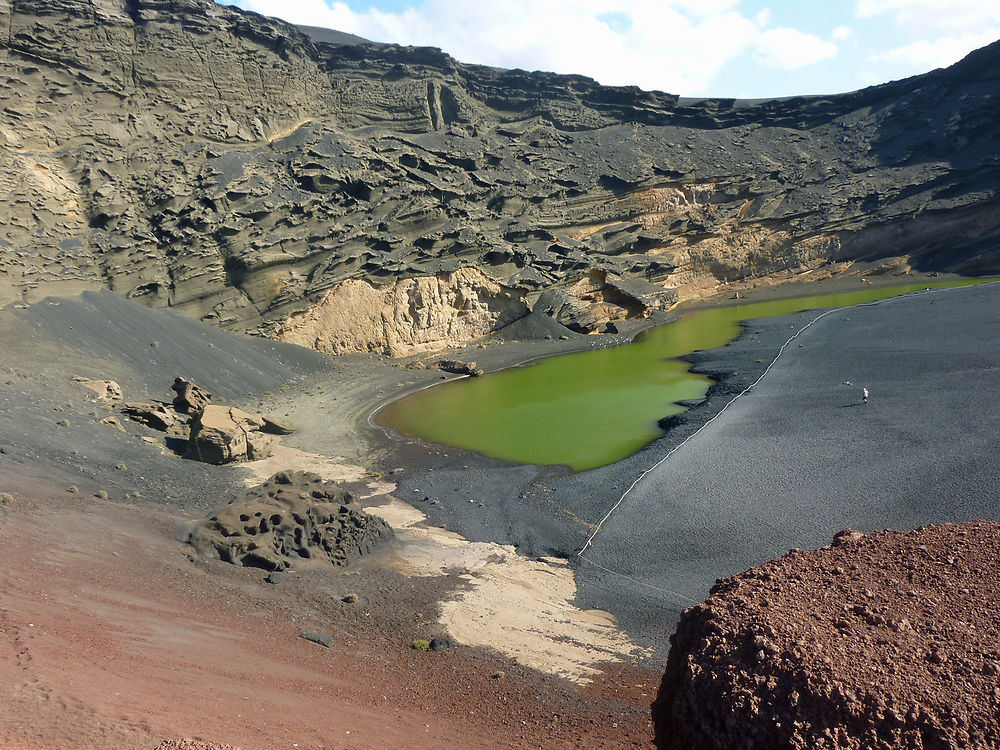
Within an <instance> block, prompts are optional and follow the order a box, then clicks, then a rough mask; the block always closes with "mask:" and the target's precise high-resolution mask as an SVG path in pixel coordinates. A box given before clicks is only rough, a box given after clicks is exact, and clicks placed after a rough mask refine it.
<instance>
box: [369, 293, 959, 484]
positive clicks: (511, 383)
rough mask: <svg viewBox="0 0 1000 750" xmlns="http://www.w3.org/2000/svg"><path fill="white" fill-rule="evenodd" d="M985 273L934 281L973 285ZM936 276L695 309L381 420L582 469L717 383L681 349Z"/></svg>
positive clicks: (400, 406)
mask: <svg viewBox="0 0 1000 750" xmlns="http://www.w3.org/2000/svg"><path fill="white" fill-rule="evenodd" d="M974 283H977V281H975V280H967V281H959V282H944V283H939V284H931V285H930V286H964V285H967V284H974ZM927 286H928V284H926V283H925V284H910V285H906V286H893V287H882V288H871V287H868V288H865V289H860V290H858V291H854V292H846V293H842V294H827V295H819V296H813V297H798V298H794V299H783V300H775V301H771V302H751V303H748V304H744V305H733V306H730V307H718V308H710V309H705V310H698V311H696V312H692V313H689V314H688V315H685V316H684V317H683V318H681V319H680V320H678V321H677V322H675V323H669V324H667V325H662V326H658V327H656V328H651V329H649V330H646V331H643V332H642V333H641V334H639V336H637V337H636V339H635V341H634V342H632V343H631V344H628V345H625V346H618V347H612V348H607V349H595V350H590V351H584V352H578V353H575V354H566V355H561V356H557V357H549V358H546V359H542V360H538V361H536V362H532V363H529V364H526V365H522V366H520V367H513V368H510V369H508V370H502V371H500V372H496V373H493V374H491V375H486V376H484V377H481V378H464V379H462V380H456V381H453V382H450V383H443V384H441V385H439V386H435V387H433V388H427V389H425V390H423V391H419V392H417V393H415V394H413V395H411V396H407V397H405V398H402V399H400V400H398V401H395V402H393V403H391V404H388V405H387V406H386V407H385V408H383V409H382V410H381V411H380V412H379V414H378V418H377V421H378V423H379V424H381V425H384V426H387V427H394V428H396V429H397V430H399V431H400V432H402V433H405V434H407V435H415V436H418V437H421V438H425V439H427V440H431V441H433V442H435V443H442V444H444V445H451V446H456V447H459V448H465V449H467V450H472V451H476V452H478V453H482V454H483V455H486V456H492V457H493V458H503V459H507V460H509V461H516V462H518V463H531V464H565V465H566V466H569V467H570V468H572V469H575V470H577V471H582V470H584V469H593V468H596V467H598V466H604V465H605V464H610V463H614V462H615V461H618V460H620V459H622V458H625V457H626V456H629V455H631V454H632V453H635V452H636V451H638V450H640V449H641V448H643V447H644V446H646V445H648V444H649V443H650V442H652V441H653V440H655V439H656V438H658V437H659V436H661V435H662V434H663V430H661V429H660V428H659V427H658V426H657V421H658V420H659V419H661V418H663V417H666V416H670V415H672V414H678V413H680V412H682V411H684V407H682V406H679V405H678V404H676V403H675V402H676V401H683V400H686V399H700V398H701V397H703V396H704V395H705V393H706V391H707V390H708V388H709V387H710V386H711V385H712V381H711V380H710V379H709V378H707V377H705V376H704V375H696V374H694V373H691V372H689V371H688V370H689V368H690V367H691V365H690V364H688V363H687V362H682V361H680V360H678V359H676V357H680V356H683V355H685V354H690V353H691V352H695V351H700V350H704V349H714V348H716V347H720V346H725V345H726V344H728V343H729V342H730V341H732V340H733V339H734V338H736V337H737V336H738V335H739V333H740V322H741V321H744V320H750V319H753V318H769V317H775V316H779V315H790V314H792V313H796V312H800V311H802V310H809V309H815V308H826V307H843V306H846V305H857V304H861V303H864V302H874V301H875V300H879V299H885V298H888V297H894V296H897V295H900V294H905V293H907V292H912V291H915V290H917V289H925V288H927Z"/></svg>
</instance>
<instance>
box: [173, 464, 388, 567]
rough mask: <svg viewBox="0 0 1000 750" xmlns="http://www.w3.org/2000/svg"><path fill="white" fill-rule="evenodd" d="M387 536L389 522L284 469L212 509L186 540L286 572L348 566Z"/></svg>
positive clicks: (330, 486)
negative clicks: (319, 566)
mask: <svg viewBox="0 0 1000 750" xmlns="http://www.w3.org/2000/svg"><path fill="white" fill-rule="evenodd" d="M391 538H392V529H391V528H390V527H389V525H388V524H387V523H386V522H385V521H383V520H382V519H381V518H378V517H376V516H371V515H368V514H367V513H365V512H364V511H363V510H362V509H361V506H360V505H359V504H358V503H356V502H354V501H353V499H352V497H351V494H350V493H349V492H347V491H346V490H344V489H343V488H341V487H339V486H338V485H337V484H336V483H334V482H327V481H324V480H323V479H322V478H321V477H319V476H318V475H316V474H312V473H309V472H301V471H283V472H279V473H278V474H275V475H274V476H273V477H271V478H270V479H268V480H267V482H265V483H264V484H262V485H259V486H257V487H254V488H253V489H251V490H249V491H248V492H247V494H246V495H245V496H243V497H240V498H236V499H233V500H231V501H230V502H229V504H228V505H225V506H223V507H222V508H219V509H218V510H216V511H215V512H214V513H213V514H212V515H211V516H210V517H209V518H208V519H206V520H205V521H203V522H201V523H199V524H198V526H197V527H195V529H194V530H193V531H192V532H191V534H190V535H189V538H188V542H189V543H190V544H191V545H192V546H194V547H195V548H196V549H197V550H199V551H200V552H202V553H208V554H213V555H217V556H218V557H219V558H220V559H222V560H224V561H225V562H230V563H233V564H236V565H244V566H248V567H256V568H263V569H265V570H285V569H287V568H291V567H301V566H303V565H306V564H309V563H312V564H322V565H333V566H344V565H348V564H349V563H350V562H351V561H352V560H355V559H357V558H359V557H361V556H363V555H366V554H369V553H370V552H372V551H373V550H374V549H375V548H376V547H377V546H378V545H379V544H382V543H384V542H386V541H387V540H389V539H391Z"/></svg>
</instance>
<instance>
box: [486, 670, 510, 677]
mask: <svg viewBox="0 0 1000 750" xmlns="http://www.w3.org/2000/svg"><path fill="white" fill-rule="evenodd" d="M506 676H507V673H506V672H504V671H503V670H502V669H498V670H497V671H496V672H494V673H493V674H491V675H490V677H491V678H492V679H494V680H502V679H503V678H504V677H506Z"/></svg>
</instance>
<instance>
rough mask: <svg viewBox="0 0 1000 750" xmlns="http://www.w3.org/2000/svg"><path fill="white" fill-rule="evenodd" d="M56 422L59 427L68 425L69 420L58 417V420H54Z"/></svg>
mask: <svg viewBox="0 0 1000 750" xmlns="http://www.w3.org/2000/svg"><path fill="white" fill-rule="evenodd" d="M56 424H57V425H59V426H60V427H69V420H68V419H60V420H59V421H58V422H56Z"/></svg>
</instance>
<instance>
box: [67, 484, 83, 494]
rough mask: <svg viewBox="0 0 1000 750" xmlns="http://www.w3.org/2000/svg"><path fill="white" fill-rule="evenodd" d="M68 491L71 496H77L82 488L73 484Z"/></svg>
mask: <svg viewBox="0 0 1000 750" xmlns="http://www.w3.org/2000/svg"><path fill="white" fill-rule="evenodd" d="M66 491H67V492H68V493H70V494H71V495H75V494H76V493H77V492H79V491H80V488H79V487H77V486H76V485H75V484H71V485H70V486H69V487H67V488H66Z"/></svg>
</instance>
